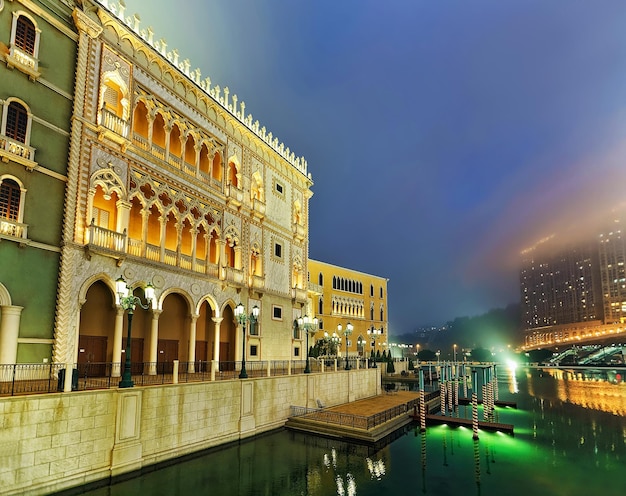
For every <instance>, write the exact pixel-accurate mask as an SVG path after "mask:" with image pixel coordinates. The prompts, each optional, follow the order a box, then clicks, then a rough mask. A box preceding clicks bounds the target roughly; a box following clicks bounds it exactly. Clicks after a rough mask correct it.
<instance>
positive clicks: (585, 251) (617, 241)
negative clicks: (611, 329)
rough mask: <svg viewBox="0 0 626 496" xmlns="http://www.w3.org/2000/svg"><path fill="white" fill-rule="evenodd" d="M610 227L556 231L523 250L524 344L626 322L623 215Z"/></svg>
mask: <svg viewBox="0 0 626 496" xmlns="http://www.w3.org/2000/svg"><path fill="white" fill-rule="evenodd" d="M611 217H612V218H613V221H612V222H607V223H606V224H605V225H606V227H604V228H603V227H600V226H598V227H596V228H595V229H594V230H593V231H588V232H586V233H579V235H578V236H577V237H576V240H575V241H563V242H562V241H561V239H560V238H559V236H558V235H555V236H553V237H550V238H548V239H545V240H542V241H541V242H539V243H537V244H536V245H535V246H533V247H532V248H529V249H527V250H524V251H523V252H522V263H521V269H520V288H521V304H522V316H523V319H524V322H523V324H524V326H525V328H526V343H527V344H532V343H536V342H549V341H560V340H566V339H574V338H576V339H580V338H581V337H583V336H588V335H589V333H591V332H594V331H592V330H591V329H594V328H596V329H599V328H600V327H601V326H612V325H615V324H622V323H625V322H626V272H625V269H624V261H625V259H626V242H625V239H624V233H623V232H622V223H623V221H622V219H623V214H621V213H612V214H611Z"/></svg>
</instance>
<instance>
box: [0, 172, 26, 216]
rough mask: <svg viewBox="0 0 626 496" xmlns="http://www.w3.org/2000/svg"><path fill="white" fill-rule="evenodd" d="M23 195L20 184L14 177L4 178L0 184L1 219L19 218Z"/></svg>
mask: <svg viewBox="0 0 626 496" xmlns="http://www.w3.org/2000/svg"><path fill="white" fill-rule="evenodd" d="M21 196H22V193H21V188H20V185H19V184H17V182H15V181H14V180H13V179H3V180H2V183H1V184H0V219H6V220H14V221H17V220H18V219H19V213H20V198H21Z"/></svg>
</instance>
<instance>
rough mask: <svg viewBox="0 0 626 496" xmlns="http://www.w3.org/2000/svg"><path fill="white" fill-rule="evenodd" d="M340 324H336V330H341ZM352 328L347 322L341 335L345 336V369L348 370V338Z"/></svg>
mask: <svg viewBox="0 0 626 496" xmlns="http://www.w3.org/2000/svg"><path fill="white" fill-rule="evenodd" d="M341 329H342V327H341V324H337V331H338V332H341ZM353 329H354V326H353V325H352V324H351V323H350V322H348V323H347V324H346V330H345V331H343V335H344V336H345V337H346V367H345V369H346V370H350V363H348V338H349V337H350V334H352V330H353Z"/></svg>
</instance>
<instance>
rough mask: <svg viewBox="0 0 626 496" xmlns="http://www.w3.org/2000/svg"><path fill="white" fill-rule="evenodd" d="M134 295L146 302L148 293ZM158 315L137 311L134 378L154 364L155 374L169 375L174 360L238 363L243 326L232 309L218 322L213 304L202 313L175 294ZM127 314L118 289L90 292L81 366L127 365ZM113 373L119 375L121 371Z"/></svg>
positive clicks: (100, 286) (100, 287) (83, 315)
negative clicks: (239, 327) (118, 298)
mask: <svg viewBox="0 0 626 496" xmlns="http://www.w3.org/2000/svg"><path fill="white" fill-rule="evenodd" d="M133 294H134V295H135V296H137V297H139V298H140V299H141V300H142V302H143V303H144V304H145V300H144V299H143V296H144V295H143V290H142V289H141V288H135V289H134V291H133ZM157 306H158V308H157V309H154V310H144V309H142V308H141V307H140V306H137V307H136V309H135V311H134V314H133V321H132V329H131V330H132V341H131V354H132V356H131V361H132V363H133V373H141V370H142V368H141V367H142V364H143V363H149V364H151V367H150V371H151V373H156V370H158V371H161V370H164V369H165V370H167V368H168V367H171V366H172V362H173V360H180V361H181V362H206V361H209V362H210V361H211V360H214V361H217V362H220V361H222V362H231V361H234V360H236V358H235V357H236V351H235V350H236V349H237V348H236V346H237V341H238V339H237V336H238V333H237V332H236V331H237V326H236V323H235V318H234V313H233V309H232V306H231V305H230V304H227V305H226V306H225V307H224V308H223V309H222V310H221V312H220V315H221V317H222V318H216V312H215V309H214V308H212V306H211V304H210V302H208V301H206V300H205V301H203V302H202V304H201V305H200V308H199V311H198V314H197V315H195V312H194V311H192V309H191V304H190V302H189V301H188V300H187V298H186V297H185V296H184V295H182V294H179V293H176V292H170V293H168V294H166V296H165V297H164V298H162V300H161V301H160V302H159V304H158V305H157ZM127 326H128V319H127V318H126V312H125V311H124V310H123V309H122V308H121V307H120V306H117V305H116V298H115V293H114V290H113V289H112V286H111V287H110V286H109V285H108V284H107V283H106V282H105V281H103V280H98V281H96V282H94V283H93V284H91V286H90V287H89V289H88V290H87V294H86V299H85V302H84V304H83V305H82V308H81V312H80V328H79V345H78V363H79V364H85V363H111V362H112V363H113V364H114V367H115V366H116V365H115V364H118V363H122V362H123V361H124V359H125V357H124V350H125V347H126V335H127V332H128V327H127ZM159 364H163V366H161V365H159ZM113 372H114V373H115V372H118V373H119V369H118V370H117V371H116V370H115V368H114V370H113Z"/></svg>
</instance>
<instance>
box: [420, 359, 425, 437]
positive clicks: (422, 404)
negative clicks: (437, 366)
mask: <svg viewBox="0 0 626 496" xmlns="http://www.w3.org/2000/svg"><path fill="white" fill-rule="evenodd" d="M420 431H421V432H424V431H426V401H425V400H424V369H422V367H420Z"/></svg>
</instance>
